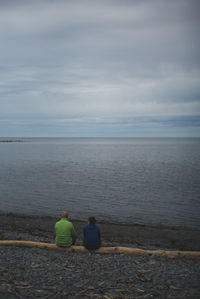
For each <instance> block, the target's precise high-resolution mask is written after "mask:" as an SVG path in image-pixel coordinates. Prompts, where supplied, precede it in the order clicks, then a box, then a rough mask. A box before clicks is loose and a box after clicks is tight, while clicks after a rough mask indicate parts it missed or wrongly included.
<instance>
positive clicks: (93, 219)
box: [88, 217, 96, 224]
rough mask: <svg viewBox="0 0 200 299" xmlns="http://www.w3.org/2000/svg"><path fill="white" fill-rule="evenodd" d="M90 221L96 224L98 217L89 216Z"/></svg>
mask: <svg viewBox="0 0 200 299" xmlns="http://www.w3.org/2000/svg"><path fill="white" fill-rule="evenodd" d="M88 221H89V223H90V224H95V223H96V219H95V218H94V217H89V218H88Z"/></svg>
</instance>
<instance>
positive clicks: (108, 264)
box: [0, 213, 200, 299]
mask: <svg viewBox="0 0 200 299" xmlns="http://www.w3.org/2000/svg"><path fill="white" fill-rule="evenodd" d="M57 220H58V219H56V218H52V217H37V216H35V217H34V216H32V217H28V216H23V215H21V216H19V215H14V214H3V213H2V214H1V215H0V238H1V240H30V241H42V242H48V243H54V238H55V235H54V224H55V222H56V221H57ZM72 222H73V223H74V226H75V228H76V231H77V234H78V238H77V244H78V245H81V244H82V229H83V227H84V225H86V223H85V222H82V221H76V220H73V219H72ZM98 225H99V227H100V229H101V234H102V245H103V246H129V247H136V248H143V249H161V248H162V249H166V250H174V249H176V250H196V251H198V250H199V248H200V246H199V245H200V236H199V232H198V231H194V230H192V231H191V230H183V229H178V230H177V229H172V228H164V227H146V226H138V225H135V226H134V225H130V226H129V225H118V224H110V223H98ZM0 260H1V261H0V264H1V275H0V277H1V278H0V295H1V297H2V298H36V297H39V298H105V299H113V298H193V299H194V298H199V296H200V288H199V279H200V274H199V273H200V271H199V269H200V267H199V266H200V261H199V260H184V259H178V260H177V259H167V258H162V257H156V258H155V257H142V256H140V257H131V256H125V255H122V254H120V255H119V254H113V255H111V254H107V255H100V254H95V253H92V254H91V253H90V252H88V253H85V254H84V253H76V252H63V251H61V252H57V251H53V250H50V251H49V250H45V249H36V248H23V247H21V248H19V247H6V246H0Z"/></svg>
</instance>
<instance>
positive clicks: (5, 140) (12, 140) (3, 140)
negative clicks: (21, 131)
mask: <svg viewBox="0 0 200 299" xmlns="http://www.w3.org/2000/svg"><path fill="white" fill-rule="evenodd" d="M0 142H24V140H21V139H17V140H14V139H2V140H1V139H0Z"/></svg>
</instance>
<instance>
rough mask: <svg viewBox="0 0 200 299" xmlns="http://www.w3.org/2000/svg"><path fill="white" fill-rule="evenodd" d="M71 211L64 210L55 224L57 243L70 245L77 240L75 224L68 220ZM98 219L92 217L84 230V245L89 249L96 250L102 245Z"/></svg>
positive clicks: (62, 245)
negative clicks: (97, 223)
mask: <svg viewBox="0 0 200 299" xmlns="http://www.w3.org/2000/svg"><path fill="white" fill-rule="evenodd" d="M68 216H69V213H68V212H67V211H64V212H63V213H62V215H61V219H60V220H59V221H58V222H56V224H55V233H56V245H58V246H61V247H66V248H67V247H70V246H72V245H74V244H75V242H76V236H77V235H76V231H75V228H74V225H73V224H72V223H71V222H70V221H69V220H68ZM95 223H96V219H95V218H94V217H90V218H89V219H88V225H87V226H86V227H85V228H84V230H83V236H84V240H83V245H84V246H85V248H87V249H88V250H96V249H98V248H99V247H100V244H101V236H100V230H99V227H98V226H97V225H96V224H95Z"/></svg>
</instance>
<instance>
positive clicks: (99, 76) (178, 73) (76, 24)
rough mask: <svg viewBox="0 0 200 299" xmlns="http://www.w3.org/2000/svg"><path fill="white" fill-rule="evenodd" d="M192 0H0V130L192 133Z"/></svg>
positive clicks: (198, 81)
mask: <svg viewBox="0 0 200 299" xmlns="http://www.w3.org/2000/svg"><path fill="white" fill-rule="evenodd" d="M199 29H200V2H199V1H198V0H176V1H174V0H168V1H166V0H123V1H122V0H65V1H64V0H29V1H27V0H9V1H8V0H0V137H28V136H30V137H37V136H38V137H45V136H46V137H200V59H199V58H200V38H199Z"/></svg>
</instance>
